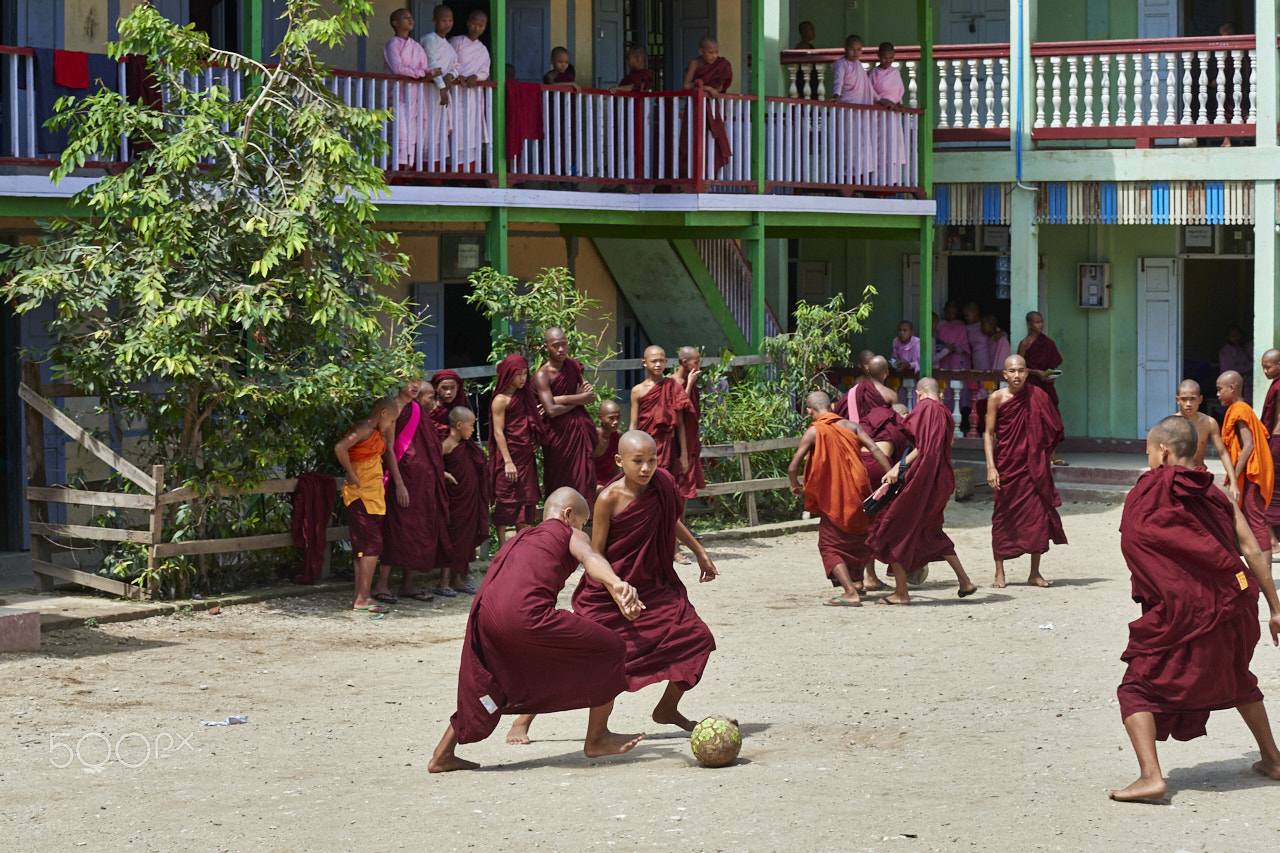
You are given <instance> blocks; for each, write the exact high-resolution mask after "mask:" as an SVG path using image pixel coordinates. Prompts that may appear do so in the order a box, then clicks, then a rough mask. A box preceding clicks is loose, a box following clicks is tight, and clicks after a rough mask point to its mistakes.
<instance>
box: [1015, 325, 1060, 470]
mask: <svg viewBox="0 0 1280 853" xmlns="http://www.w3.org/2000/svg"><path fill="white" fill-rule="evenodd" d="M1018 355H1020V356H1022V357H1023V358H1024V359H1026V362H1027V384H1028V385H1031V386H1033V387H1035V388H1039V389H1040V390H1041V391H1044V392H1045V393H1046V394H1048V395H1049V400H1050V401H1051V402H1052V403H1053V408H1054V410H1055V411H1056V412H1058V417H1059V418H1061V417H1062V408H1061V407H1060V406H1059V405H1058V389H1057V388H1056V387H1055V383H1056V382H1057V380H1058V373H1059V372H1060V371H1058V368H1059V367H1061V366H1062V355H1061V354H1060V353H1059V352H1058V347H1057V346H1056V345H1055V344H1054V342H1053V341H1052V340H1050V338H1049V336H1048V335H1046V334H1045V333H1044V315H1042V314H1041V313H1040V312H1039V311H1031V312H1028V314H1027V336H1026V337H1025V338H1023V339H1022V342H1021V343H1020V344H1018ZM1050 462H1051V463H1052V464H1054V465H1066V464H1067V462H1066V461H1065V460H1062V459H1059V458H1058V457H1057V456H1053V457H1051V458H1050Z"/></svg>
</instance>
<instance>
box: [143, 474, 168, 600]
mask: <svg viewBox="0 0 1280 853" xmlns="http://www.w3.org/2000/svg"><path fill="white" fill-rule="evenodd" d="M151 476H152V477H154V478H155V481H156V494H155V503H154V504H153V505H152V507H151V513H150V514H151V544H150V545H148V546H147V595H148V597H150V598H154V597H155V594H156V591H157V590H158V589H159V588H160V584H159V581H157V580H156V572H157V571H159V569H160V558H159V557H158V556H156V547H157V546H158V545H160V544H161V543H162V542H164V504H162V503H160V498H161V497H162V496H163V495H164V466H163V465H152V466H151Z"/></svg>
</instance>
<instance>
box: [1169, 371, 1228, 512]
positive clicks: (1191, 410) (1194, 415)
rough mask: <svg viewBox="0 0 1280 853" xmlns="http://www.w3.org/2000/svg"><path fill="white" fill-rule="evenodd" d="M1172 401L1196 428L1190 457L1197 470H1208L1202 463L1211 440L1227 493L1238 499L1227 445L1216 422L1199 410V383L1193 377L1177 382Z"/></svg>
mask: <svg viewBox="0 0 1280 853" xmlns="http://www.w3.org/2000/svg"><path fill="white" fill-rule="evenodd" d="M1174 402H1175V403H1177V404H1178V414H1179V415H1180V416H1182V417H1184V418H1186V419H1187V420H1189V421H1191V425H1192V426H1193V427H1195V428H1196V433H1197V434H1198V435H1199V438H1200V440H1199V442H1198V443H1197V444H1196V452H1195V456H1193V457H1192V461H1193V462H1194V463H1195V466H1194V467H1195V468H1196V469H1197V470H1203V471H1207V470H1209V469H1208V468H1206V467H1205V464H1204V452H1205V448H1206V447H1208V444H1209V442H1210V441H1212V442H1213V448H1214V450H1216V451H1217V452H1218V459H1219V460H1220V461H1221V462H1222V467H1223V468H1225V469H1226V470H1227V495H1228V496H1229V497H1230V498H1231V500H1233V501H1238V500H1240V489H1239V486H1238V484H1237V483H1236V471H1235V468H1233V467H1232V466H1231V464H1230V463H1229V462H1227V446H1226V445H1225V444H1223V443H1222V435H1221V433H1220V432H1219V431H1218V422H1217V421H1215V420H1214V419H1213V418H1211V417H1209V416H1208V415H1206V414H1205V413H1204V412H1202V411H1200V404H1201V403H1203V402H1204V396H1203V395H1202V394H1201V393H1200V383H1199V382H1197V381H1195V380H1194V379H1184V380H1182V382H1180V383H1179V384H1178V396H1177V397H1175V398H1174Z"/></svg>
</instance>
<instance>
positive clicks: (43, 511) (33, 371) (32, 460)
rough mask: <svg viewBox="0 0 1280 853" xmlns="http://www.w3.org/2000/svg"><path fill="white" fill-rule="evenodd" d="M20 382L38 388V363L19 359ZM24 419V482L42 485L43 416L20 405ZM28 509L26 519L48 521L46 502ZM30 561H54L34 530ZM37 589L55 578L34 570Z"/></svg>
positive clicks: (44, 588) (49, 588) (45, 541)
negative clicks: (25, 430) (25, 479)
mask: <svg viewBox="0 0 1280 853" xmlns="http://www.w3.org/2000/svg"><path fill="white" fill-rule="evenodd" d="M22 381H23V382H25V383H27V385H28V386H29V387H31V388H39V387H40V365H38V364H36V363H35V362H33V361H24V362H22ZM22 415H23V420H24V422H25V423H26V429H27V446H26V453H27V485H28V486H36V487H42V486H47V485H49V484H48V483H47V482H46V481H45V467H44V416H43V415H41V414H40V413H39V412H37V411H36V410H35V409H33V408H32V407H31V406H28V405H23V407H22ZM27 506H29V507H30V508H31V509H30V515H29V519H30V520H31V521H35V522H48V521H49V504H48V503H46V502H45V501H33V500H29V499H28V501H27ZM31 561H32V564H33V566H34V564H35V563H36V562H37V561H39V562H42V563H51V562H53V547H52V546H51V545H50V544H49V540H48V539H46V538H45V537H44V536H39V535H37V534H36V533H34V532H33V533H32V534H31ZM35 578H36V591H38V592H53V585H54V579H53V578H52V577H50V576H49V575H46V574H42V573H41V572H39V571H36V572H35Z"/></svg>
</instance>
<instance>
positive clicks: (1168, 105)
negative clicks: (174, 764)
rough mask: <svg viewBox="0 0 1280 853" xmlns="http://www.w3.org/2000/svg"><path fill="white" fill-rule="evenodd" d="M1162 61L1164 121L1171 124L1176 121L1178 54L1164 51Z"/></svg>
mask: <svg viewBox="0 0 1280 853" xmlns="http://www.w3.org/2000/svg"><path fill="white" fill-rule="evenodd" d="M1164 63H1165V70H1164V73H1165V78H1164V103H1165V110H1164V123H1165V124H1166V125H1173V124H1177V123H1178V54H1176V53H1166V54H1165V55H1164Z"/></svg>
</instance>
